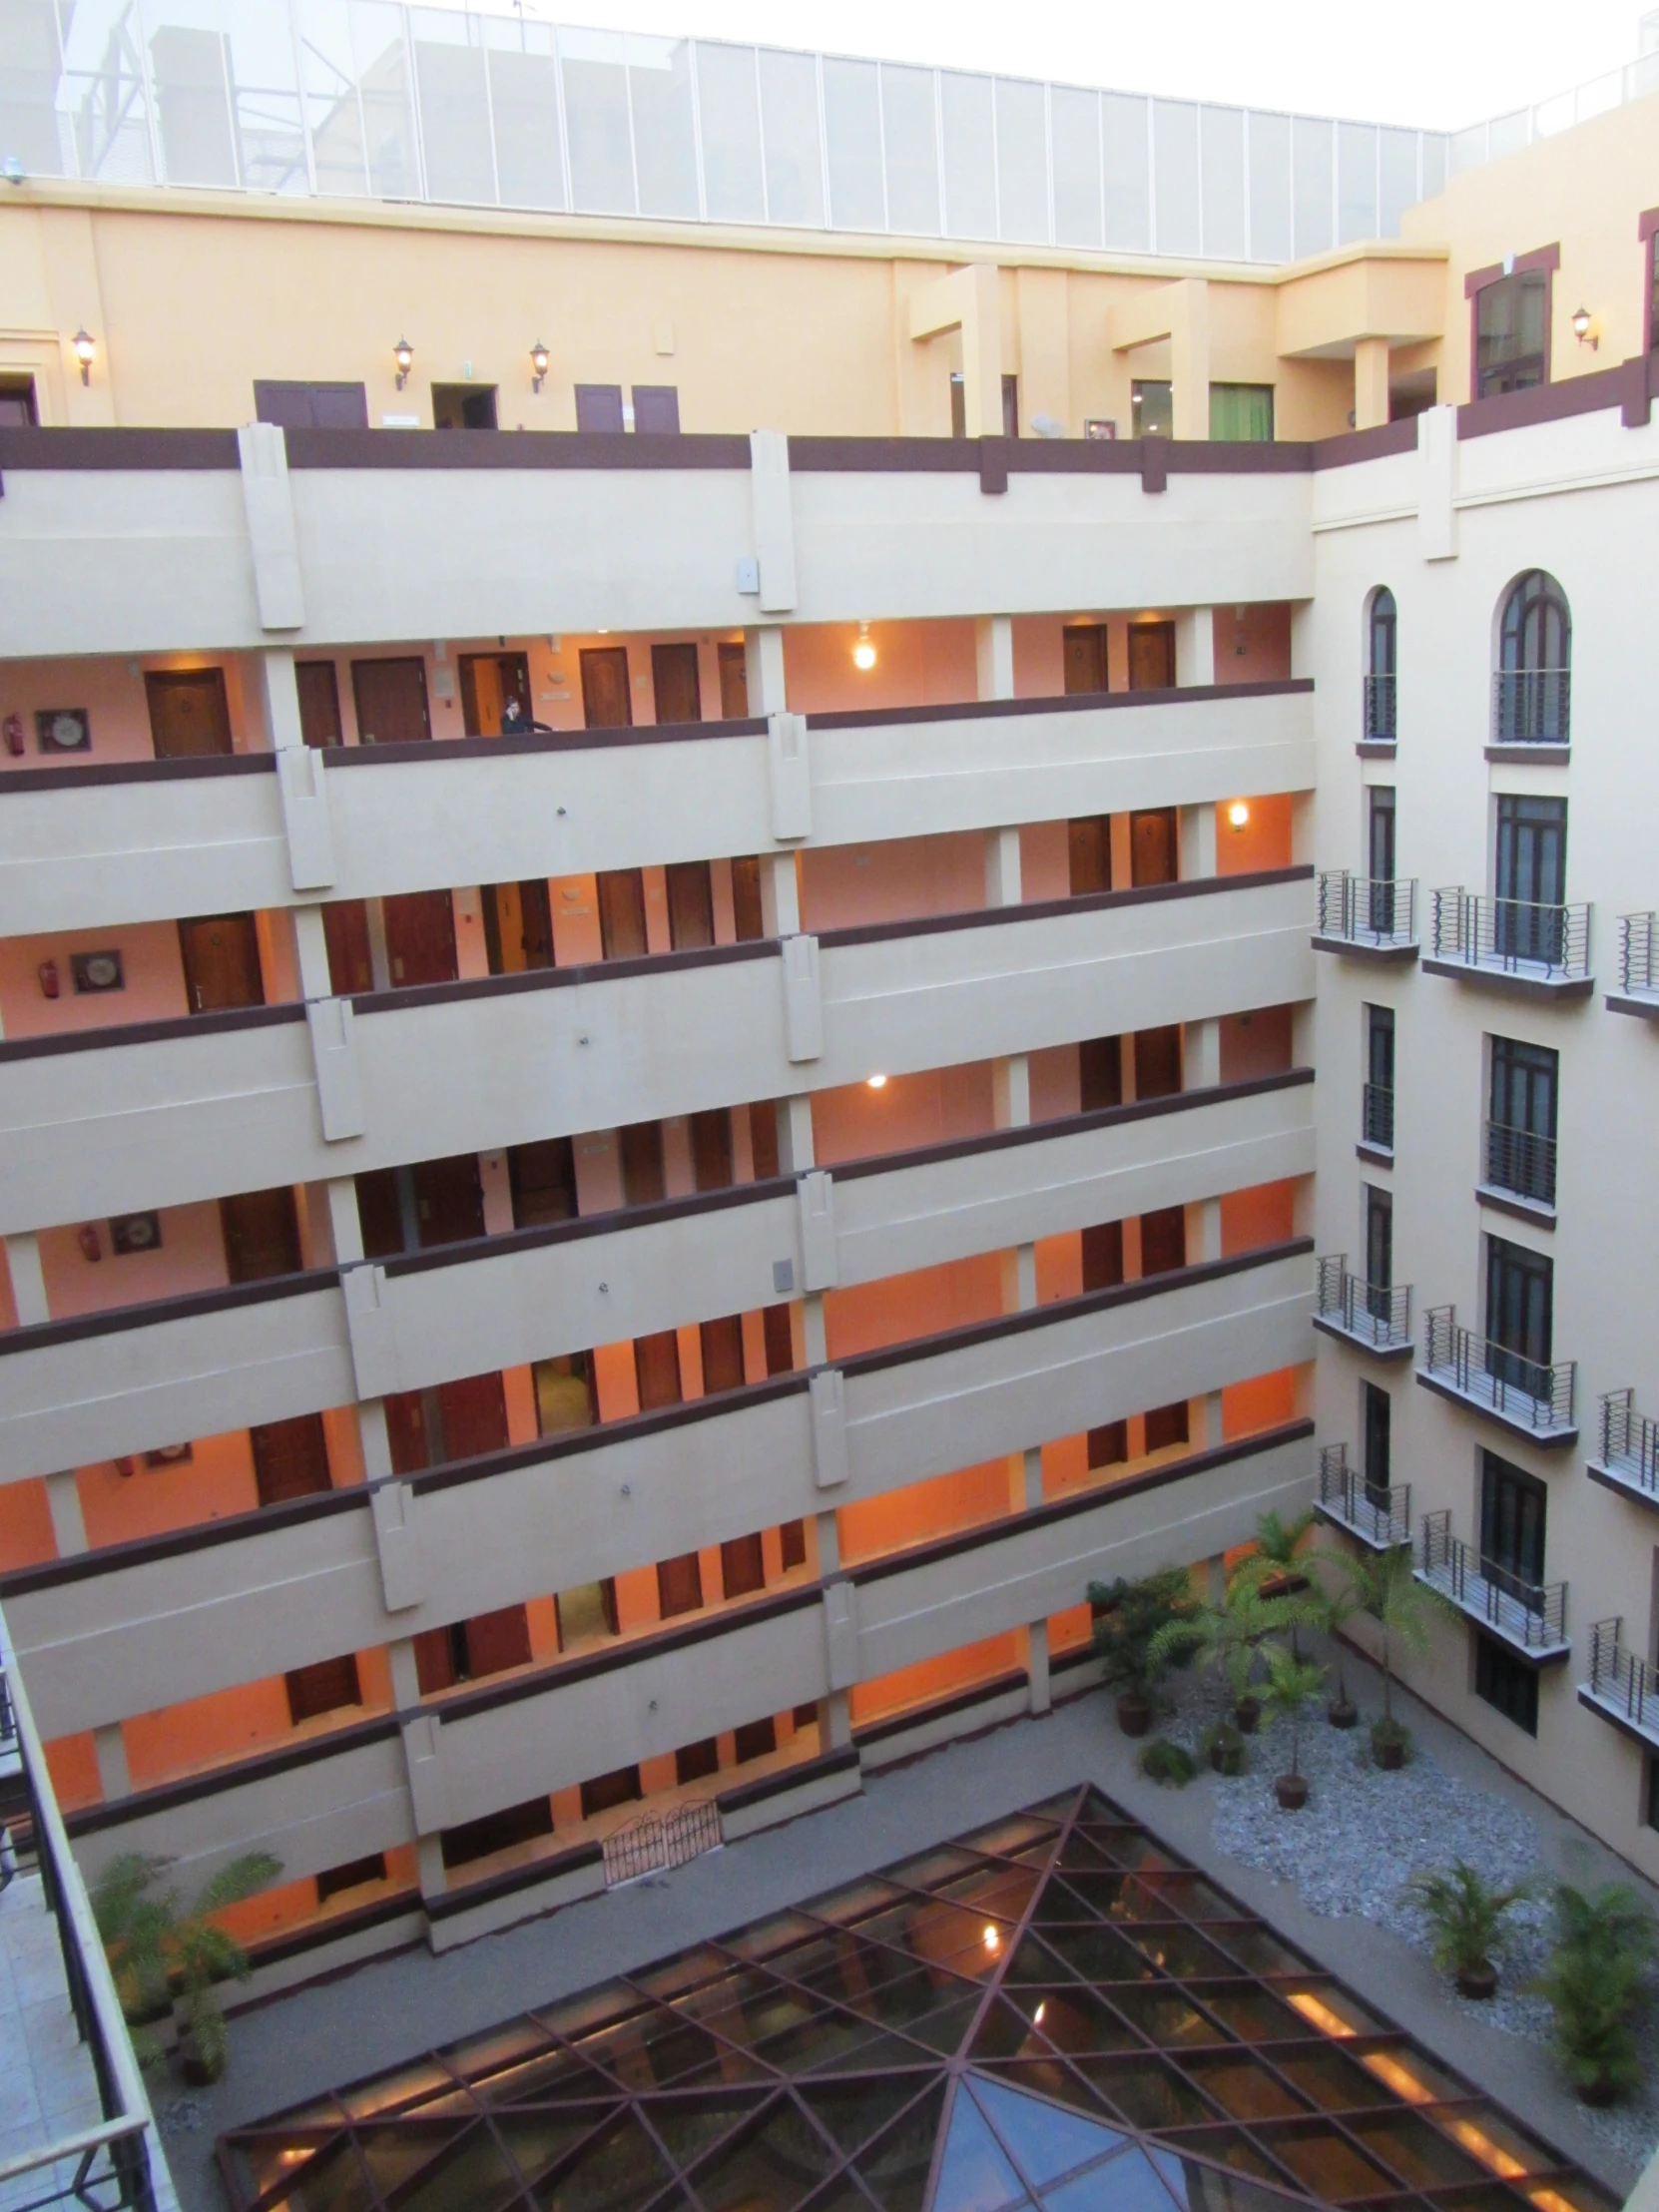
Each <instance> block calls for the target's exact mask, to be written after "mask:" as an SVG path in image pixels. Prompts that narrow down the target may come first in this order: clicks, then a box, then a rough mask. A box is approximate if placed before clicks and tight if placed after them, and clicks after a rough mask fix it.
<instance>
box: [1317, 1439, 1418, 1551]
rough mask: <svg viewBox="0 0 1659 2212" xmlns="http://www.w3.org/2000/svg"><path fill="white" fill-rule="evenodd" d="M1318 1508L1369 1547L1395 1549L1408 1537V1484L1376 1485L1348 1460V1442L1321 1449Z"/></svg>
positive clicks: (1409, 1522)
mask: <svg viewBox="0 0 1659 2212" xmlns="http://www.w3.org/2000/svg"><path fill="white" fill-rule="evenodd" d="M1319 1511H1320V1514H1321V1516H1322V1518H1324V1519H1325V1520H1328V1521H1330V1522H1331V1523H1332V1525H1333V1526H1334V1527H1336V1528H1341V1529H1343V1530H1345V1531H1346V1533H1347V1534H1349V1535H1350V1536H1353V1537H1356V1538H1357V1539H1358V1540H1359V1541H1360V1542H1361V1543H1363V1544H1364V1545H1365V1546H1366V1547H1367V1549H1368V1550H1370V1551H1396V1550H1398V1549H1399V1548H1400V1547H1401V1546H1402V1545H1404V1544H1408V1543H1409V1542H1410V1541H1411V1485H1410V1483H1409V1482H1396V1483H1394V1484H1393V1485H1392V1486H1391V1487H1390V1488H1387V1489H1378V1488H1376V1487H1374V1486H1373V1485H1372V1484H1371V1483H1370V1482H1368V1481H1367V1480H1366V1478H1365V1476H1364V1475H1363V1474H1362V1473H1361V1472H1360V1470H1359V1468H1358V1467H1351V1466H1350V1465H1349V1463H1348V1446H1347V1444H1326V1445H1324V1446H1323V1447H1322V1448H1321V1451H1320V1491H1319Z"/></svg>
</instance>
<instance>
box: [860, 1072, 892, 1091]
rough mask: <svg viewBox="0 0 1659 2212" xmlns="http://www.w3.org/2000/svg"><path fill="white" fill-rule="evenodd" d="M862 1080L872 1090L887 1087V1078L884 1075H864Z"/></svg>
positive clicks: (882, 1089) (880, 1089)
mask: <svg viewBox="0 0 1659 2212" xmlns="http://www.w3.org/2000/svg"><path fill="white" fill-rule="evenodd" d="M864 1081H865V1083H866V1084H867V1086H868V1087H869V1089H870V1090H872V1091H884V1090H885V1089H886V1087H887V1079H886V1077H885V1076H884V1075H866V1076H865V1077H864Z"/></svg>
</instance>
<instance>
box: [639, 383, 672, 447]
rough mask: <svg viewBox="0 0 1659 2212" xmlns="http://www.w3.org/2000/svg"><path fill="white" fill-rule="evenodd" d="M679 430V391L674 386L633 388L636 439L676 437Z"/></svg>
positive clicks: (649, 385)
mask: <svg viewBox="0 0 1659 2212" xmlns="http://www.w3.org/2000/svg"><path fill="white" fill-rule="evenodd" d="M679 430H680V391H679V387H678V385H676V384H636V385H635V386H634V432H635V435H636V436H638V437H647V438H652V437H656V438H662V437H676V436H678V434H679Z"/></svg>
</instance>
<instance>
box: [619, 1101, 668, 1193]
mask: <svg viewBox="0 0 1659 2212" xmlns="http://www.w3.org/2000/svg"><path fill="white" fill-rule="evenodd" d="M617 1142H618V1147H619V1149H620V1151H621V1154H622V1202H623V1204H624V1205H625V1206H655V1205H656V1204H657V1203H658V1202H659V1200H661V1199H662V1198H664V1197H666V1195H667V1191H668V1183H667V1179H666V1176H665V1174H664V1170H663V1125H662V1123H661V1122H660V1121H631V1122H629V1123H628V1124H627V1126H626V1127H625V1128H623V1129H619V1130H618V1131H617Z"/></svg>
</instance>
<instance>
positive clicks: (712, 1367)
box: [698, 1314, 747, 1397]
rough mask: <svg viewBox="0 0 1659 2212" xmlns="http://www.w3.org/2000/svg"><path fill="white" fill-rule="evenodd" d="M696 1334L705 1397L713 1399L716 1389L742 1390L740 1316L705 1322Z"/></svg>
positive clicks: (743, 1376)
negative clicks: (701, 1349)
mask: <svg viewBox="0 0 1659 2212" xmlns="http://www.w3.org/2000/svg"><path fill="white" fill-rule="evenodd" d="M698 1334H699V1336H700V1338H701V1340H702V1346H703V1389H704V1394H705V1395H706V1396H710V1397H712V1396H713V1395H714V1394H715V1392H716V1391H717V1390H741V1389H742V1388H743V1386H744V1383H745V1382H746V1381H747V1378H746V1376H745V1375H744V1369H743V1316H742V1315H741V1314H728V1315H726V1316H725V1317H724V1318H723V1319H722V1320H720V1321H706V1322H705V1323H704V1324H703V1326H702V1328H701V1330H700V1331H699V1332H698Z"/></svg>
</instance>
